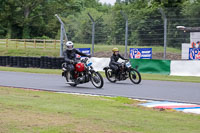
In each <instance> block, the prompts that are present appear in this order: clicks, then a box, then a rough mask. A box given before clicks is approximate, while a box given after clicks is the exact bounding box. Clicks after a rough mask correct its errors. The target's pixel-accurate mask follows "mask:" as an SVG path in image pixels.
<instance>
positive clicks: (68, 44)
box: [65, 41, 74, 50]
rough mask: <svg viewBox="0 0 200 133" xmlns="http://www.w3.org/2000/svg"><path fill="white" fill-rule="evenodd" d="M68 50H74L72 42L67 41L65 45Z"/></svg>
mask: <svg viewBox="0 0 200 133" xmlns="http://www.w3.org/2000/svg"><path fill="white" fill-rule="evenodd" d="M65 45H66V46H67V49H68V50H72V49H73V48H74V44H73V42H72V41H67V42H66V44H65Z"/></svg>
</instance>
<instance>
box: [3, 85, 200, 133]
mask: <svg viewBox="0 0 200 133" xmlns="http://www.w3.org/2000/svg"><path fill="white" fill-rule="evenodd" d="M138 103H140V102H139V101H136V100H131V99H128V98H122V97H116V98H109V97H92V96H80V95H71V94H58V93H52V92H41V91H32V90H23V89H16V88H7V87H0V131H1V132H6V133H13V132H15V133H17V132H19V133H23V132H24V133H27V132H41V133H60V132H62V133H83V132H85V133H94V132H95V133H102V132H105V133H117V132H119V133H122V132H123V133H199V132H200V126H199V125H200V115H195V114H184V113H182V112H175V111H173V110H165V111H159V110H154V109H150V108H144V107H141V106H138Z"/></svg>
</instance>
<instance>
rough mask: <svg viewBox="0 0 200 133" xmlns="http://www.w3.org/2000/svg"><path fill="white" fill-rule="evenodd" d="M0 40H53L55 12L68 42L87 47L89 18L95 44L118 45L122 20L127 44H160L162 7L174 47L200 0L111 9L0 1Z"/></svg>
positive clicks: (144, 1)
mask: <svg viewBox="0 0 200 133" xmlns="http://www.w3.org/2000/svg"><path fill="white" fill-rule="evenodd" d="M0 5H1V6H0V38H14V39H21V38H22V39H28V38H32V39H33V38H42V39H50V38H51V39H59V36H60V23H59V21H58V20H57V18H56V17H55V14H58V15H59V16H60V17H61V19H62V20H63V22H64V23H65V28H66V31H67V36H68V38H69V39H70V40H72V41H75V42H77V43H91V34H92V22H91V20H90V18H89V17H88V13H90V14H91V15H92V17H93V18H94V20H95V23H96V28H95V31H96V32H95V43H97V44H98V43H99V44H124V38H125V20H124V17H123V15H122V13H121V11H123V12H124V13H125V14H126V15H127V17H128V25H129V32H128V35H129V38H128V44H129V45H145V46H148V45H163V37H164V35H163V34H164V28H163V16H162V15H161V13H160V10H159V9H160V8H162V9H163V11H164V13H165V14H166V16H167V19H168V25H167V30H168V32H167V41H168V46H171V47H180V45H177V44H180V43H182V42H187V41H188V40H189V34H188V33H184V32H181V31H178V30H177V29H176V26H177V25H184V26H189V27H197V26H198V25H199V20H200V19H199V18H200V10H199V9H200V0H116V3H115V5H113V6H111V5H109V4H102V3H100V2H99V1H98V0H34V1H32V0H0Z"/></svg>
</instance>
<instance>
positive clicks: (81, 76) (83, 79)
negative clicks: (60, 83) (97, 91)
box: [62, 58, 104, 88]
mask: <svg viewBox="0 0 200 133" xmlns="http://www.w3.org/2000/svg"><path fill="white" fill-rule="evenodd" d="M62 70H63V72H62V76H64V77H65V78H66V81H67V84H69V85H71V86H74V87H75V86H77V85H78V84H83V83H87V82H89V81H91V82H92V84H93V85H94V86H95V87H96V88H102V87H103V84H104V82H103V78H102V76H101V74H100V73H99V72H97V71H95V70H94V69H93V67H92V62H91V61H89V59H88V58H84V59H81V60H79V61H78V62H77V63H76V64H75V71H74V75H71V74H70V72H69V70H68V69H67V64H66V63H63V64H62ZM72 77H73V78H72Z"/></svg>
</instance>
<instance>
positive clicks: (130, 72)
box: [103, 60, 141, 84]
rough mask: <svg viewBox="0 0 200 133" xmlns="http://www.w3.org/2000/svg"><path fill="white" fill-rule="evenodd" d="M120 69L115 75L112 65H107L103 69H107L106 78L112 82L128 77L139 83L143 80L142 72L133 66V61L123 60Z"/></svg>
mask: <svg viewBox="0 0 200 133" xmlns="http://www.w3.org/2000/svg"><path fill="white" fill-rule="evenodd" d="M119 69H120V70H119V73H118V74H119V75H115V73H114V72H113V70H112V69H111V68H110V67H105V68H104V69H103V70H105V75H106V78H107V79H108V80H109V81H110V82H112V83H115V82H116V81H121V80H126V79H127V78H130V80H131V81H132V82H133V83H134V84H139V83H140V82H141V75H140V73H139V72H138V71H137V70H136V69H134V68H131V63H130V61H129V60H126V61H125V62H122V63H121V65H120V67H119Z"/></svg>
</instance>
